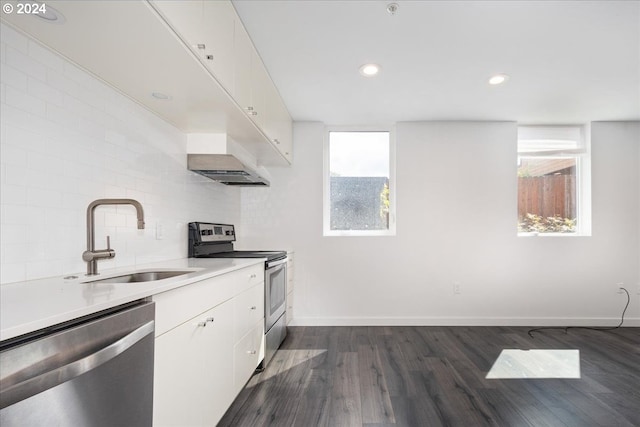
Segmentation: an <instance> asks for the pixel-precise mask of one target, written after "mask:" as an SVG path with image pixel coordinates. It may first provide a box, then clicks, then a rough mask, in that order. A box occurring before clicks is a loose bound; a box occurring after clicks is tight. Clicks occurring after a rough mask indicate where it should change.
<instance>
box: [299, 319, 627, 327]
mask: <svg viewBox="0 0 640 427" xmlns="http://www.w3.org/2000/svg"><path fill="white" fill-rule="evenodd" d="M619 323H620V318H613V317H612V318H603V317H599V318H548V317H532V318H523V317H522V318H521V317H486V318H478V317H469V318H466V317H295V318H293V319H292V320H291V323H290V324H289V326H531V327H536V326H596V327H611V326H617V325H618V324H619ZM622 326H623V327H640V317H632V318H625V319H624V323H623V325H622Z"/></svg>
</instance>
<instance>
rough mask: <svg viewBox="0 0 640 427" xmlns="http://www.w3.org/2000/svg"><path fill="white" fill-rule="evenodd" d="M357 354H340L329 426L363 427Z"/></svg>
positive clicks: (334, 380)
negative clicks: (361, 426)
mask: <svg viewBox="0 0 640 427" xmlns="http://www.w3.org/2000/svg"><path fill="white" fill-rule="evenodd" d="M360 396H361V394H360V377H359V368H358V353H357V352H351V351H350V352H341V353H339V354H338V358H337V363H336V366H335V375H334V378H333V389H332V390H331V401H330V403H329V424H328V425H329V426H331V427H334V426H335V427H350V426H360V425H362V406H361V403H360V402H361V397H360Z"/></svg>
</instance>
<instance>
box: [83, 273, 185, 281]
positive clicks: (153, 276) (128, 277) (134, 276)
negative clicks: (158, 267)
mask: <svg viewBox="0 0 640 427" xmlns="http://www.w3.org/2000/svg"><path fill="white" fill-rule="evenodd" d="M193 271H194V270H173V271H139V272H136V273H130V274H123V275H121V276H114V277H107V278H106V279H96V280H87V281H86V282H83V283H141V282H153V281H156V280H162V279H169V278H170V277H176V276H182V275H183V274H189V273H193Z"/></svg>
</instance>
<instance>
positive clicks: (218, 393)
mask: <svg viewBox="0 0 640 427" xmlns="http://www.w3.org/2000/svg"><path fill="white" fill-rule="evenodd" d="M211 318H213V321H209V320H206V319H211ZM205 320H206V321H207V322H208V323H207V326H206V327H205V328H203V329H205V331H204V332H205V334H204V335H205V336H206V340H205V342H204V343H203V353H204V357H203V361H204V365H203V369H202V380H201V381H202V382H203V390H202V392H203V394H204V396H205V403H204V406H203V407H202V411H203V416H202V417H203V425H205V426H214V425H216V424H217V423H218V421H220V418H222V416H223V415H224V413H225V412H226V411H227V409H228V408H229V406H231V403H232V402H233V399H234V398H235V396H236V395H235V394H233V393H232V391H233V304H232V302H231V301H228V302H225V303H224V304H222V305H219V306H218V307H216V308H214V309H213V310H211V311H210V312H208V313H206V314H205Z"/></svg>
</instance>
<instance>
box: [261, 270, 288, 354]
mask: <svg viewBox="0 0 640 427" xmlns="http://www.w3.org/2000/svg"><path fill="white" fill-rule="evenodd" d="M264 274H265V277H264V286H265V297H264V306H265V307H264V323H265V325H264V330H265V331H266V334H265V355H264V359H265V360H264V366H267V364H268V363H269V361H270V360H271V358H272V357H273V355H274V354H275V352H276V350H277V349H278V348H279V347H280V344H281V343H282V341H283V340H284V338H285V337H286V335H287V324H286V313H285V310H286V308H287V259H286V258H285V259H280V260H277V261H267V263H266V265H265V270H264Z"/></svg>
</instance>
